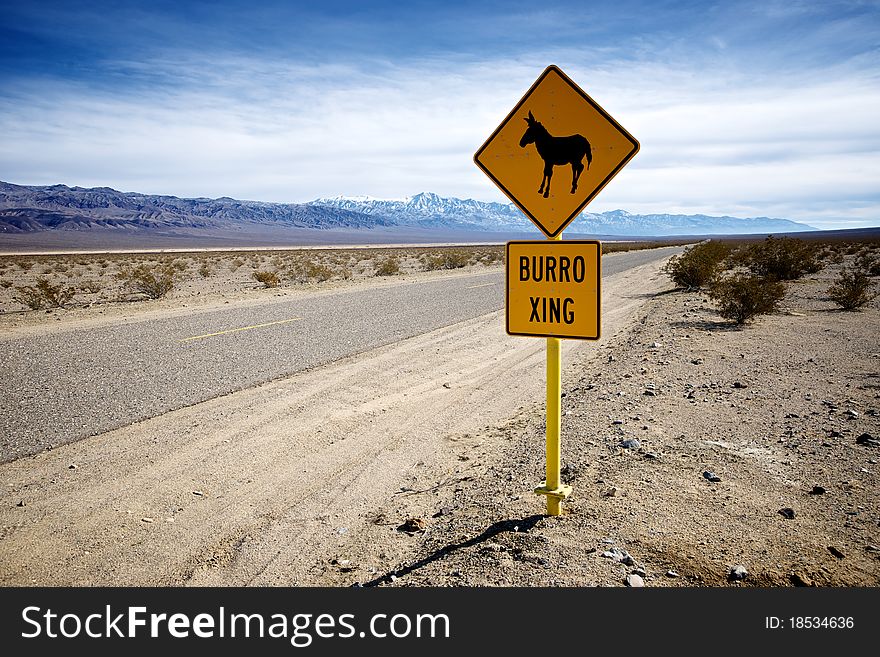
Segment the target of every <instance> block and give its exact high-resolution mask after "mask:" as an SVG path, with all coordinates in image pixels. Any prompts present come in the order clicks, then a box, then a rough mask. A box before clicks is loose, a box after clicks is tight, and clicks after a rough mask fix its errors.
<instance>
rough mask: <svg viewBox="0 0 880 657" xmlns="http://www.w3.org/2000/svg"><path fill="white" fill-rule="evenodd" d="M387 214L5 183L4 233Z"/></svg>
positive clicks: (304, 223) (292, 222)
mask: <svg viewBox="0 0 880 657" xmlns="http://www.w3.org/2000/svg"><path fill="white" fill-rule="evenodd" d="M385 224H386V222H385V221H384V220H383V219H382V218H381V217H368V216H366V215H364V214H362V213H359V212H352V211H349V210H343V209H335V208H319V207H315V206H311V205H305V204H300V203H262V202H259V201H237V200H235V199H232V198H226V197H223V198H217V199H209V198H189V199H187V198H177V197H176V196H156V195H148V194H138V193H136V192H118V191H116V190H115V189H110V188H109V187H93V188H88V189H86V188H83V187H67V186H66V185H50V186H43V187H29V186H25V185H12V184H10V183H4V182H0V232H31V231H40V230H90V229H115V230H131V231H156V230H164V231H167V230H174V229H181V228H183V229H228V228H231V227H233V226H236V225H245V226H250V227H251V228H259V227H260V226H273V227H277V226H284V227H289V228H319V229H325V228H348V229H351V228H372V227H375V226H382V225H385Z"/></svg>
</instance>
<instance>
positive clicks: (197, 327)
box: [0, 248, 675, 462]
mask: <svg viewBox="0 0 880 657" xmlns="http://www.w3.org/2000/svg"><path fill="white" fill-rule="evenodd" d="M674 251H675V249H670V248H664V249H655V250H649V251H635V252H631V253H624V254H615V255H613V256H608V257H605V258H603V263H602V268H603V277H607V276H611V275H613V274H615V273H617V272H620V271H623V270H625V269H628V268H630V267H636V266H639V265H642V264H646V263H648V262H651V261H653V260H657V259H660V258H664V257H666V256H668V255H669V254H670V253H672V252H674ZM503 307H504V281H503V274H502V273H499V272H498V271H495V272H492V273H476V274H472V275H468V276H454V277H449V278H440V279H435V280H430V281H406V282H403V281H402V282H401V284H399V285H395V286H390V287H381V288H369V287H365V288H356V287H355V288H350V289H346V290H341V291H339V292H336V293H332V294H326V295H315V296H309V297H304V298H301V299H296V300H290V301H280V302H279V301H273V302H272V303H267V304H265V305H261V306H256V307H254V306H250V307H247V308H236V307H234V306H231V307H229V308H222V309H217V310H213V311H210V312H199V313H194V314H192V315H189V316H179V317H170V318H164V319H145V320H141V321H128V322H127V323H125V324H115V325H108V326H100V327H94V328H83V329H74V330H66V331H61V332H58V333H56V334H48V335H40V336H38V337H32V338H13V339H4V340H0V375H2V377H3V386H2V390H0V462H5V461H9V460H12V459H15V458H19V457H21V456H25V455H29V454H34V453H37V452H39V451H42V450H44V449H46V448H47V447H54V446H57V445H60V444H64V443H68V442H71V441H74V440H78V439H81V438H83V437H86V436H90V435H94V434H97V433H101V432H104V431H108V430H111V429H115V428H118V427H121V426H126V425H129V424H131V423H133V422H137V421H139V420H143V419H146V418H148V417H153V416H156V415H159V414H162V413H165V412H167V411H170V410H173V409H177V408H182V407H184V406H188V405H190V404H195V403H198V402H200V401H205V400H207V399H212V398H214V397H218V396H220V395H224V394H228V393H230V392H234V391H236V390H242V389H246V388H250V387H252V386H255V385H258V384H260V383H264V382H266V381H271V380H273V379H277V378H280V377H284V376H287V375H290V374H293V373H295V372H299V371H302V370H305V369H309V368H313V367H317V366H320V365H322V364H325V363H329V362H332V361H334V360H337V359H340V358H344V357H346V356H351V355H355V354H358V353H361V352H363V351H366V350H369V349H372V348H375V347H379V346H381V345H385V344H390V343H393V342H396V341H399V340H402V339H405V338H408V337H411V336H414V335H419V334H422V333H425V332H428V331H431V330H434V329H437V328H441V327H443V326H448V325H450V324H454V323H456V322H460V321H462V320H465V319H470V318H473V317H477V316H480V315H483V314H486V313H489V312H493V311H496V310H499V309H501V308H503ZM181 431H186V427H181Z"/></svg>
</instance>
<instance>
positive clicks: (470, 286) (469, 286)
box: [465, 283, 498, 290]
mask: <svg viewBox="0 0 880 657" xmlns="http://www.w3.org/2000/svg"><path fill="white" fill-rule="evenodd" d="M490 285H498V283H481V284H480V285H468V286H467V287H466V288H465V289H466V290H473V289H475V288H478V287H488V286H490Z"/></svg>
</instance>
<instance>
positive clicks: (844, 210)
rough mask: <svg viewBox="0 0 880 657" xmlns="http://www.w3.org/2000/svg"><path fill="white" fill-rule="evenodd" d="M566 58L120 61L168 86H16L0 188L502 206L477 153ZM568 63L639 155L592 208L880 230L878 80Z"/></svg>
mask: <svg viewBox="0 0 880 657" xmlns="http://www.w3.org/2000/svg"><path fill="white" fill-rule="evenodd" d="M557 56H559V55H558V54H557ZM553 59H554V58H553V56H552V55H540V56H533V57H528V58H526V57H522V58H519V59H514V60H505V61H484V62H466V61H454V60H451V61H439V60H438V61H419V62H411V63H408V64H394V63H390V62H365V63H364V64H363V65H359V66H343V65H336V64H333V65H326V66H319V67H306V66H297V65H290V64H285V63H266V62H264V61H256V60H246V59H236V60H226V61H216V62H214V63H212V65H210V66H207V65H205V64H204V63H198V62H191V61H187V60H177V59H173V58H169V59H167V60H164V61H161V62H160V61H151V62H149V63H146V64H142V65H141V64H134V63H130V62H128V63H125V64H124V65H120V66H121V69H120V70H121V71H123V70H124V71H125V72H126V74H127V75H129V76H131V75H132V74H133V73H134V74H137V75H136V77H137V76H141V75H143V76H147V77H148V78H154V79H158V80H160V81H161V84H158V85H156V84H152V85H147V84H144V85H132V86H130V87H119V88H116V89H112V90H104V91H101V92H97V91H95V90H94V89H91V88H86V87H84V86H78V85H76V84H73V83H61V82H56V83H51V84H49V83H43V84H42V85H37V83H30V84H28V85H22V84H20V85H18V86H17V87H15V88H13V89H12V90H11V92H12V93H11V94H10V95H9V96H8V97H7V99H6V100H3V101H0V132H2V133H3V134H4V139H3V140H2V142H0V179H3V180H7V181H10V182H16V183H23V184H47V183H56V182H63V183H67V184H79V185H84V186H92V185H96V186H97V185H109V186H112V187H115V188H119V189H124V190H130V191H143V192H150V193H168V194H175V195H179V196H233V197H238V198H247V199H258V200H267V201H305V200H309V199H312V198H315V197H318V196H334V195H337V194H345V195H355V194H369V195H372V196H376V197H402V196H407V195H411V194H414V193H417V192H419V191H425V190H430V191H435V192H437V193H440V194H444V195H450V196H460V197H473V198H481V199H485V200H499V199H501V194H500V192H497V190H495V188H494V186H493V185H492V184H491V182H490V181H489V180H488V179H487V178H485V176H483V174H482V173H480V172H479V171H478V170H477V169H476V167H475V166H474V165H473V163H472V161H471V157H472V155H473V153H474V151H475V150H476V149H477V148H478V147H479V146H480V144H481V143H482V142H483V140H484V139H485V138H486V137H487V136H488V135H489V134H490V133H491V132H492V130H493V129H494V128H495V126H496V125H497V123H498V122H499V121H500V120H501V119H502V118H503V117H504V116H505V115H506V114H507V112H508V111H509V110H510V109H511V108H512V106H513V105H514V104H515V103H516V101H517V100H518V99H519V98H520V96H521V95H522V93H523V92H524V91H525V90H526V89H527V88H528V86H529V85H530V84H531V82H532V81H533V80H534V78H535V77H537V75H538V74H539V73H540V65H539V66H538V67H536V66H535V65H534V63H533V62H536V61H539V62H550V61H553ZM567 59H568V63H567V61H566V60H567ZM556 63H559V64H560V65H561V66H562V67H563V68H564V69H565V70H566V71H567V72H568V73H569V74H570V75H571V76H572V77H573V78H574V79H575V80H577V81H578V82H580V83H581V84H582V86H584V87H585V88H586V90H587V91H588V92H589V93H590V94H591V95H592V96H593V97H594V98H595V99H596V100H597V101H598V102H599V103H600V104H602V105H603V107H605V109H606V110H608V111H609V112H610V113H611V114H612V115H613V116H615V117H616V118H618V119H619V120H620V121H621V123H622V124H623V125H624V126H625V127H626V128H627V129H628V130H630V132H632V133H633V134H634V135H635V136H636V137H637V138H638V139H639V140H640V141H641V143H642V151H641V153H640V154H639V155H638V156H637V157H636V158H635V159H634V160H633V162H632V163H631V164H630V165H629V166H628V167H627V169H625V170H624V171H623V172H622V173H621V174H620V176H619V177H618V179H616V180H615V181H613V182H612V183H611V184H610V185H609V186H608V187H607V188H606V189H605V190H604V191H603V192H602V194H601V195H600V196H599V197H598V198H597V200H596V201H595V202H594V203H593V204H592V206H591V208H590V209H591V210H595V211H600V210H604V209H612V208H617V207H621V208H625V209H628V210H631V211H652V212H705V213H709V214H734V215H740V216H742V215H748V216H756V215H767V216H781V217H786V218H791V219H795V220H801V221H806V222H808V223H810V222H811V221H812V223H814V224H818V223H820V222H825V223H826V224H827V225H831V224H832V223H833V222H835V221H841V222H843V221H848V222H860V223H861V224H862V225H878V223H880V194H878V192H877V180H880V148H878V147H880V128H878V124H877V121H876V118H875V117H876V116H880V85H878V83H877V78H876V77H872V76H870V75H867V74H865V73H864V72H863V71H860V70H859V69H855V68H854V69H852V70H847V69H846V68H843V69H840V70H838V71H837V75H835V76H834V77H830V78H829V77H828V76H825V77H822V76H820V77H818V78H814V77H810V76H809V75H806V74H805V75H803V76H800V77H786V78H779V79H774V78H768V77H767V76H766V75H765V76H758V75H755V76H749V75H748V74H746V73H743V72H740V71H737V70H735V69H733V68H727V69H722V68H721V67H714V68H711V69H708V70H707V69H706V68H705V67H704V65H703V64H704V63H703V64H701V63H700V62H694V63H693V64H691V65H689V66H682V65H680V64H677V65H672V64H663V63H637V62H635V63H634V62H629V63H620V64H619V65H618V66H615V65H613V64H608V63H606V64H604V65H603V66H602V67H595V68H594V67H589V66H586V65H584V64H583V56H581V57H576V56H575V55H573V54H571V53H562V56H561V57H559V59H557V60H556ZM120 75H121V73H120Z"/></svg>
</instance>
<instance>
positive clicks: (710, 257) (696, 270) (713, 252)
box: [664, 240, 730, 289]
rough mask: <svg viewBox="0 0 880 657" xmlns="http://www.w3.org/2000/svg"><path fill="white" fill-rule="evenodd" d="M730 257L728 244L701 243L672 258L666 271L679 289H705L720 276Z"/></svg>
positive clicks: (713, 241)
mask: <svg viewBox="0 0 880 657" xmlns="http://www.w3.org/2000/svg"><path fill="white" fill-rule="evenodd" d="M728 255H730V247H729V246H728V245H726V244H722V243H721V242H716V241H715V240H710V241H708V242H701V243H700V244H695V245H694V246H692V247H690V248H688V249H687V250H685V252H684V253H682V254H681V255H678V256H672V257H671V258H670V259H669V262H667V263H666V267H665V268H664V271H665V272H666V274H667V276H669V278H671V279H672V281H673V282H674V283H675V284H676V285H678V286H679V287H685V288H688V289H693V288H698V287H704V286H706V285H708V284H709V283H710V282H711V281H712V279H714V278H715V277H716V276H717V275H718V273H719V272H720V271H721V269H722V267H723V264H724V260H725V258H727V256H728Z"/></svg>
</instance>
